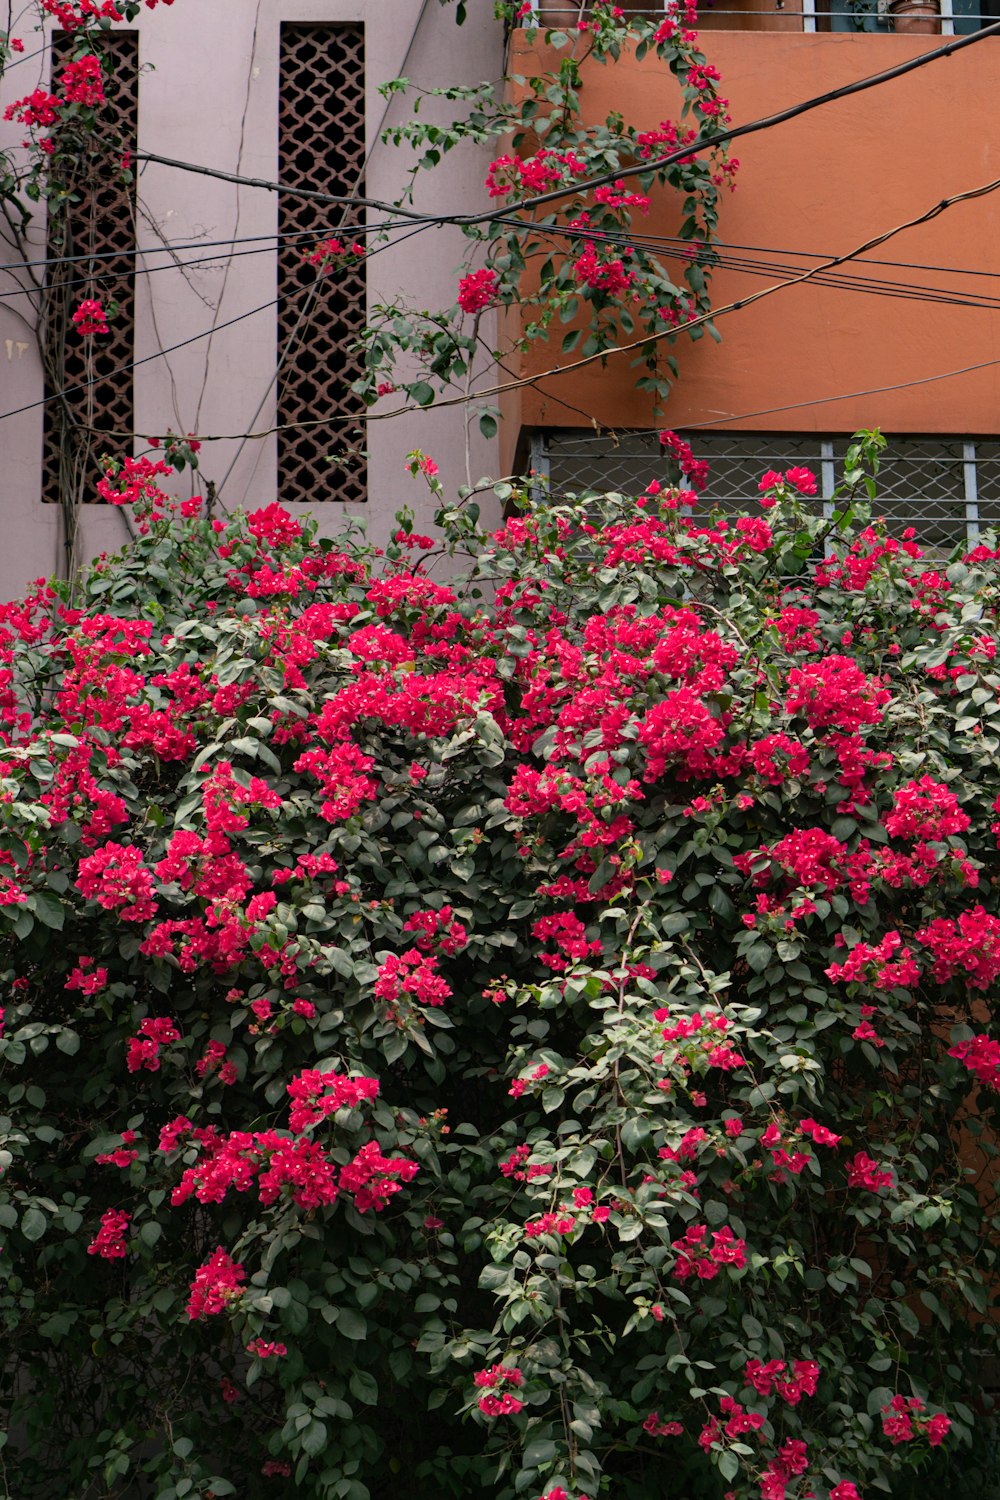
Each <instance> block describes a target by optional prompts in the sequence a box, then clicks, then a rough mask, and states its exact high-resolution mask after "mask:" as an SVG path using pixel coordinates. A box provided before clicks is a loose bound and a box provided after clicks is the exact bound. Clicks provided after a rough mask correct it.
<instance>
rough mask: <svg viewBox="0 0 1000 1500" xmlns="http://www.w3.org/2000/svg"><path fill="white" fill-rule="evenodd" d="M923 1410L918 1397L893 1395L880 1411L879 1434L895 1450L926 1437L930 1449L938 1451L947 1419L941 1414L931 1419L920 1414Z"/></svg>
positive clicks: (946, 1434) (922, 1413) (946, 1433)
mask: <svg viewBox="0 0 1000 1500" xmlns="http://www.w3.org/2000/svg"><path fill="white" fill-rule="evenodd" d="M925 1412H926V1407H925V1406H924V1403H923V1402H922V1401H921V1400H920V1398H919V1396H900V1395H896V1396H893V1398H892V1400H891V1401H890V1402H889V1404H888V1406H883V1408H882V1431H883V1433H884V1434H885V1436H886V1437H887V1438H888V1439H889V1441H890V1442H891V1443H892V1445H893V1447H894V1448H898V1447H899V1445H900V1444H901V1443H912V1442H913V1441H914V1440H915V1439H916V1438H918V1437H926V1439H927V1442H928V1445H929V1446H930V1447H931V1448H939V1447H940V1446H941V1444H942V1443H943V1442H944V1440H945V1438H946V1437H947V1436H948V1433H949V1431H950V1429H951V1418H950V1417H949V1416H947V1415H946V1414H945V1413H944V1412H943V1411H941V1412H936V1413H935V1414H934V1415H933V1416H927V1415H924V1413H925Z"/></svg>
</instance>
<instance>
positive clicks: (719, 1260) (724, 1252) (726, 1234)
mask: <svg viewBox="0 0 1000 1500" xmlns="http://www.w3.org/2000/svg"><path fill="white" fill-rule="evenodd" d="M674 1250H675V1251H676V1252H677V1259H676V1260H675V1261H674V1269H673V1275H674V1277H675V1278H676V1279H677V1280H678V1281H686V1280H687V1279H688V1277H690V1276H696V1277H697V1278H698V1279H699V1281H713V1280H714V1279H715V1277H716V1276H718V1274H719V1272H720V1270H721V1269H722V1267H723V1266H735V1267H736V1269H737V1270H740V1269H741V1268H742V1267H743V1266H745V1265H746V1263H747V1247H746V1241H745V1240H740V1239H737V1237H736V1236H735V1235H734V1234H733V1231H732V1230H731V1229H730V1227H729V1225H728V1224H724V1225H723V1226H722V1228H721V1229H717V1230H715V1231H714V1232H713V1231H710V1230H709V1228H708V1226H707V1225H706V1224H692V1225H691V1227H690V1229H688V1231H687V1233H686V1234H684V1235H683V1236H682V1237H681V1238H680V1239H679V1240H675V1241H674Z"/></svg>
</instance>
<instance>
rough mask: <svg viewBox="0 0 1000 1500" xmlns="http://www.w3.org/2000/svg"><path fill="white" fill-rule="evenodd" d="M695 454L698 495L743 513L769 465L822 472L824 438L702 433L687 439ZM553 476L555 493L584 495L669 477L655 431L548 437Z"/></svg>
mask: <svg viewBox="0 0 1000 1500" xmlns="http://www.w3.org/2000/svg"><path fill="white" fill-rule="evenodd" d="M688 441H690V443H691V445H692V447H693V449H694V452H695V456H696V457H697V458H706V459H708V461H709V464H710V469H709V476H708V483H707V485H706V486H705V489H704V490H703V491H702V493H701V495H700V497H699V506H700V507H703V508H705V509H715V508H718V509H720V510H729V511H744V510H746V508H747V506H748V504H750V502H751V501H752V500H753V499H754V498H755V497H756V495H757V483H758V481H759V479H760V476H761V475H762V474H763V473H764V472H765V470H766V469H777V468H780V469H785V468H788V467H789V466H791V465H793V464H799V465H804V466H805V467H806V468H809V469H812V470H813V472H814V473H815V474H816V475H817V476H818V475H819V472H820V464H821V448H820V439H819V437H814V436H813V435H812V434H807V435H806V436H804V437H785V436H784V435H783V434H775V435H773V436H760V435H758V434H748V435H747V436H743V435H729V434H726V435H725V436H719V435H716V434H712V435H711V436H708V435H705V434H702V433H698V434H696V435H694V436H692V437H690V438H689V439H688ZM548 456H549V464H550V473H549V479H550V483H551V486H552V492H553V494H557V495H565V494H582V493H584V492H586V491H587V490H592V491H593V490H596V491H598V492H600V491H602V490H618V491H621V492H622V493H623V494H626V495H628V494H639V493H641V491H642V490H644V489H645V488H646V486H647V485H648V484H649V483H650V481H651V480H653V479H659V480H660V481H661V482H663V481H665V480H666V479H667V477H668V467H667V464H666V461H665V460H664V458H663V457H662V455H661V453H660V444H659V441H658V440H657V438H656V436H655V434H652V433H643V434H641V435H640V434H635V435H630V436H620V437H619V439H618V442H617V443H615V442H614V440H613V439H612V438H610V437H600V438H599V437H589V436H587V435H586V434H581V435H577V434H575V433H560V434H553V435H552V436H551V437H550V438H549V439H548Z"/></svg>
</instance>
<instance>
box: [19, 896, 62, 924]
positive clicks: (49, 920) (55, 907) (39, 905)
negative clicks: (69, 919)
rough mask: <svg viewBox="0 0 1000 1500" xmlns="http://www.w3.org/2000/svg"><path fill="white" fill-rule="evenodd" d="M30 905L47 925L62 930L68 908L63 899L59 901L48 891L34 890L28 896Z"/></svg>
mask: <svg viewBox="0 0 1000 1500" xmlns="http://www.w3.org/2000/svg"><path fill="white" fill-rule="evenodd" d="M28 905H29V906H30V907H31V909H32V911H33V912H34V913H35V915H36V916H37V917H38V919H39V921H40V922H43V923H44V924H45V926H46V927H51V928H52V929H53V930H54V931H55V932H62V930H63V923H64V922H65V920H66V909H65V907H64V906H63V904H62V902H61V901H57V900H56V898H55V897H54V896H50V895H49V894H48V892H47V891H34V892H33V893H32V895H31V896H30V897H29V898H28Z"/></svg>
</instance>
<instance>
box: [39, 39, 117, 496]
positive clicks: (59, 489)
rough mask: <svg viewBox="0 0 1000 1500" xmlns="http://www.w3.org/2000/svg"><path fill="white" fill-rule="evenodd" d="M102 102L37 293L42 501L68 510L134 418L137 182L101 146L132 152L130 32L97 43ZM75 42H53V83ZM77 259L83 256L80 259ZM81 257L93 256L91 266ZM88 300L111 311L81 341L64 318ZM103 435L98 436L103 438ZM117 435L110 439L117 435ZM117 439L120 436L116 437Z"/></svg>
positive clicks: (56, 214) (50, 237) (51, 229)
mask: <svg viewBox="0 0 1000 1500" xmlns="http://www.w3.org/2000/svg"><path fill="white" fill-rule="evenodd" d="M95 40H96V43H97V45H98V46H99V47H100V52H101V72H102V75H103V80H104V94H105V98H106V100H107V103H106V104H105V105H104V106H103V108H102V111H101V130H100V132H99V135H98V138H97V140H96V141H95V142H94V145H93V148H92V149H91V150H84V151H81V152H79V153H78V154H77V165H76V172H77V177H76V180H75V181H74V182H73V183H72V184H71V186H72V187H73V189H74V193H75V196H76V201H75V202H69V201H66V200H64V201H63V203H62V204H61V205H60V206H59V207H58V208H57V209H56V210H55V211H50V214H49V222H48V233H47V241H46V246H47V253H48V256H49V258H50V259H57V258H59V257H66V256H69V257H73V258H72V259H71V260H70V261H68V262H65V261H64V262H63V263H61V264H54V265H50V266H49V269H48V272H47V276H46V287H45V302H44V305H45V328H44V342H43V350H44V362H45V377H46V388H45V394H46V397H48V398H56V399H49V400H48V401H47V403H46V406H45V423H44V437H43V458H42V499H43V500H44V501H46V502H47V503H50V504H51V503H55V502H57V501H60V500H62V501H64V502H66V501H69V502H72V503H75V504H79V503H92V502H94V501H99V499H100V497H99V496H98V494H97V489H96V482H97V480H98V479H99V478H100V477H101V472H102V471H101V468H100V465H99V463H98V460H99V458H100V457H101V455H102V454H109V455H111V456H112V457H114V458H122V457H124V455H125V454H130V453H131V452H132V439H131V434H132V431H133V427H134V421H135V410H134V392H133V380H132V369H131V365H132V361H133V359H134V358H135V253H134V252H135V184H134V182H133V183H130V184H129V183H124V182H122V181H121V180H120V178H119V177H118V174H117V173H115V172H114V171H113V170H110V169H109V163H108V148H109V142H114V143H115V154H116V155H117V154H118V142H119V141H120V142H121V149H122V150H125V151H131V150H134V147H135V139H136V131H137V128H138V123H139V36H138V33H137V32H135V31H115V32H106V33H102V34H101V35H100V37H99V38H95ZM72 56H73V37H72V35H71V34H69V33H66V32H56V33H55V34H54V36H53V38H52V71H53V76H58V74H59V72H60V71H61V70H62V68H64V67H65V66H66V64H67V63H68V62H70V61H71V59H72ZM80 257H82V258H80ZM89 257H93V259H90V258H89ZM86 297H95V298H98V299H99V300H100V301H101V302H102V304H103V305H104V307H105V308H106V309H107V308H112V309H114V316H113V317H112V318H111V319H110V320H109V329H110V332H109V333H108V334H105V335H102V336H100V337H96V338H81V337H80V335H79V334H78V333H77V332H76V330H75V328H74V327H73V324H72V314H73V311H74V309H75V308H76V307H78V306H79V304H80V302H81V301H82V300H83V299H84V298H86ZM104 432H106V433H108V434H111V435H109V436H107V437H102V436H101V434H102V433H104ZM115 434H117V435H115ZM122 434H128V436H123V435H122Z"/></svg>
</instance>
